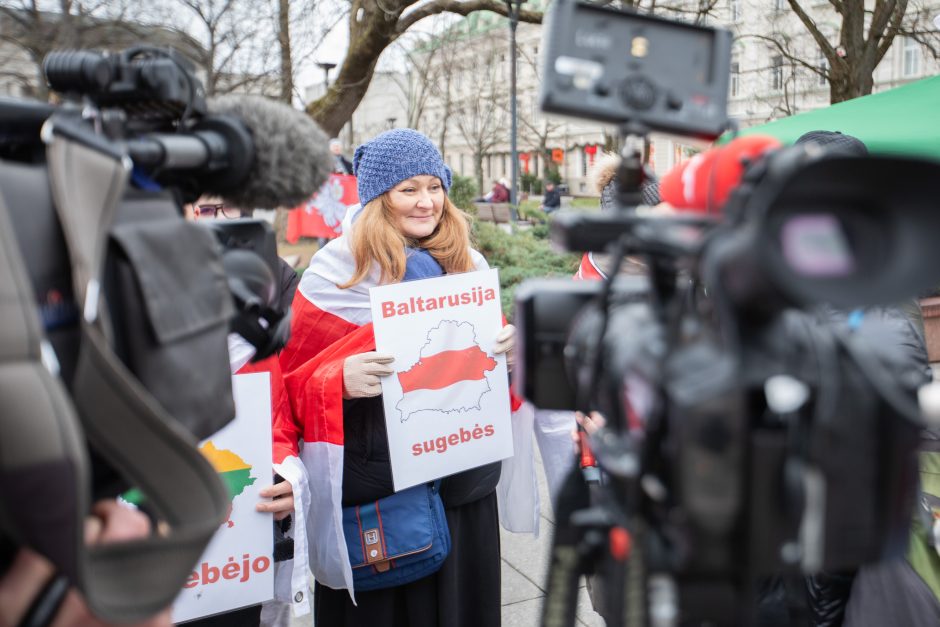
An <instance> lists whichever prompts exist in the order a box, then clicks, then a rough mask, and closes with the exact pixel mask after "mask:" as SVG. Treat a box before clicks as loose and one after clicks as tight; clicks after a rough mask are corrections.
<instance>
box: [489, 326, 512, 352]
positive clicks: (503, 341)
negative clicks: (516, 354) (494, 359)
mask: <svg viewBox="0 0 940 627" xmlns="http://www.w3.org/2000/svg"><path fill="white" fill-rule="evenodd" d="M515 345H516V327H514V326H513V325H511V324H507V325H506V326H504V327H503V328H502V329H500V330H499V333H498V334H497V335H496V343H495V344H493V354H494V355H502V354H503V353H508V352H509V351H511V350H512V349H513V347H514V346H515Z"/></svg>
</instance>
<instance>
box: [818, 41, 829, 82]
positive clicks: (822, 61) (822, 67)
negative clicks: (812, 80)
mask: <svg viewBox="0 0 940 627" xmlns="http://www.w3.org/2000/svg"><path fill="white" fill-rule="evenodd" d="M816 67H817V68H819V72H820V74H819V75H818V76H817V77H816V84H817V85H819V86H820V87H825V86H826V85H828V84H829V59H827V58H826V55H825V54H823V51H822V50H820V51H819V57H818V58H817V60H816Z"/></svg>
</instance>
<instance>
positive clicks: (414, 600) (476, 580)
mask: <svg viewBox="0 0 940 627" xmlns="http://www.w3.org/2000/svg"><path fill="white" fill-rule="evenodd" d="M445 511H446V514H447V525H448V526H449V527H450V536H451V550H450V555H449V556H448V557H447V559H446V560H445V561H444V565H443V566H442V567H441V569H440V570H439V571H437V572H436V573H434V574H433V575H429V576H428V577H425V578H424V579H420V580H418V581H415V582H412V583H410V584H406V585H404V586H398V587H396V588H387V589H385V590H373V591H370V592H359V593H357V594H356V602H357V603H358V606H357V605H353V604H352V601H351V600H350V598H349V593H348V592H347V591H346V590H333V589H331V588H327V587H325V586H321V585H320V584H319V583H318V584H316V586H315V588H314V615H315V619H314V624H315V625H317V627H499V624H500V562H499V555H500V553H499V526H498V525H499V523H498V520H497V511H496V493H495V492H490V494H488V495H487V496H485V497H483V498H481V499H477V500H474V501H472V502H470V503H466V504H463V505H459V506H457V507H451V508H448V509H447V510H445Z"/></svg>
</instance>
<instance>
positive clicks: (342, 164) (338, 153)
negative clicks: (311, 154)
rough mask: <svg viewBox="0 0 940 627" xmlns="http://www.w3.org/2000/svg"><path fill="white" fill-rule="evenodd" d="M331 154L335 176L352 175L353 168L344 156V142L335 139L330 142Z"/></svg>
mask: <svg viewBox="0 0 940 627" xmlns="http://www.w3.org/2000/svg"><path fill="white" fill-rule="evenodd" d="M330 152H332V153H333V173H334V174H352V173H353V166H352V163H350V162H349V159H347V158H346V157H345V156H344V155H343V142H341V141H340V140H339V139H338V138H336V137H334V138H333V139H331V140H330Z"/></svg>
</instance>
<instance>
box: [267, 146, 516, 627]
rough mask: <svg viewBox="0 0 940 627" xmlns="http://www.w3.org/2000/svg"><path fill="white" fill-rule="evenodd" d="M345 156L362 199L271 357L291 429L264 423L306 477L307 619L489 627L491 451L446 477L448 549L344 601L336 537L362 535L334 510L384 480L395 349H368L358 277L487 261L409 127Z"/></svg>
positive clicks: (346, 585)
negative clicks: (310, 601) (433, 561)
mask: <svg viewBox="0 0 940 627" xmlns="http://www.w3.org/2000/svg"><path fill="white" fill-rule="evenodd" d="M353 167H354V171H355V174H356V176H357V180H358V187H359V199H360V201H361V203H362V204H361V207H352V208H351V209H350V210H349V212H348V213H347V216H346V220H344V224H343V235H342V236H341V237H339V238H337V239H335V240H333V241H331V242H330V243H329V244H327V245H326V246H325V247H324V248H323V249H321V250H320V251H318V252H317V254H316V255H314V257H313V259H312V260H311V262H310V267H309V268H308V269H307V270H306V272H305V273H304V275H303V277H302V279H301V282H300V286H299V288H298V292H297V297H296V298H295V300H294V303H293V316H294V322H293V325H292V337H291V342H290V343H289V344H288V346H287V348H286V349H285V351H284V352H283V353H282V355H281V365H282V367H283V369H284V371H285V372H286V373H287V376H286V378H285V382H286V385H287V388H288V394H289V395H290V397H291V405H292V408H293V410H294V414H295V417H296V422H297V425H295V426H296V430H297V432H296V433H293V434H281V433H275V434H274V438H275V440H276V441H278V440H284V441H288V442H289V441H297V440H300V439H302V440H303V442H304V445H303V451H302V452H298V453H295V455H296V456H297V457H295V458H294V459H297V458H299V460H300V461H302V466H303V467H304V470H305V472H306V474H307V476H308V478H309V492H310V494H309V496H310V498H309V499H308V500H307V501H306V502H308V503H309V506H308V509H307V511H308V512H309V516H308V517H307V520H306V523H304V524H305V525H306V528H307V538H308V541H309V544H310V568H311V570H312V571H313V574H314V577H315V578H316V581H317V584H316V587H315V591H314V612H315V617H314V622H315V624H317V625H329V626H330V627H359V626H362V627H365V626H366V625H368V626H369V627H443V626H445V625H446V626H447V627H451V626H456V627H489V626H494V627H495V626H498V625H499V623H500V559H499V557H500V556H499V531H498V527H497V524H498V523H497V506H496V494H495V488H496V483H497V481H498V480H499V476H500V464H499V463H496V464H490V465H486V466H482V467H479V468H476V469H473V470H469V471H466V472H463V473H459V474H457V475H452V476H450V477H447V478H445V479H444V480H443V482H442V485H441V488H440V495H441V497H442V499H443V503H444V507H445V514H446V519H447V523H448V528H449V530H450V531H449V532H450V535H451V550H450V553H449V555H448V557H447V558H446V559H445V560H444V561H443V564H442V566H441V567H440V570H438V571H437V572H435V573H433V574H431V575H428V576H426V577H424V578H422V579H418V580H416V581H412V582H410V583H406V584H403V585H398V586H395V587H388V588H384V589H379V590H368V591H363V590H358V591H355V603H354V602H353V599H352V596H353V592H354V588H355V585H354V581H353V575H352V568H351V566H352V565H351V564H350V561H349V556H348V554H347V551H346V546H347V544H348V543H350V542H356V543H358V542H360V540H359V539H358V536H356V537H347V536H345V535H344V532H343V529H342V528H338V525H337V521H338V520H341V515H340V512H339V510H340V509H341V508H342V507H349V506H353V505H366V504H369V503H372V502H373V501H376V500H378V499H381V498H384V497H387V496H389V495H391V494H392V493H393V492H394V490H393V487H392V476H391V465H390V462H389V453H388V439H387V435H386V430H385V416H384V410H383V403H382V397H381V393H382V389H381V377H383V376H389V375H391V374H392V373H393V368H392V366H391V364H392V362H393V361H394V357H393V356H392V355H383V354H379V353H377V352H375V338H374V336H373V333H372V325H371V324H370V323H371V322H372V314H371V308H370V303H369V288H370V287H373V286H375V285H380V284H386V283H395V282H398V281H403V280H411V279H420V278H427V277H434V276H439V275H442V274H445V273H451V272H467V271H473V270H480V269H485V268H487V264H486V261H485V260H484V259H483V257H482V255H480V253H478V252H477V251H475V250H473V249H472V248H471V246H470V237H469V225H468V221H467V217H466V215H465V214H464V213H463V212H462V211H460V210H459V209H458V208H457V207H456V206H455V205H454V204H453V203H452V202H451V201H450V199H449V198H448V197H447V190H448V189H449V188H450V185H451V171H450V168H448V167H447V166H446V165H445V164H444V161H443V159H442V158H441V154H440V152H439V151H438V149H437V148H436V147H435V146H434V144H433V143H432V142H431V141H430V140H429V139H428V138H427V137H425V136H424V135H422V134H421V133H419V132H417V131H414V130H411V129H395V130H392V131H388V132H386V133H382V134H381V135H379V136H377V137H375V138H374V139H372V140H371V141H369V142H367V143H365V144H363V145H362V146H360V147H359V148H358V149H357V150H356V152H355V156H354V157H353ZM513 335H514V329H513V328H512V326H506V327H504V328H503V330H502V331H501V332H500V334H499V336H498V337H497V338H496V341H495V344H494V348H493V352H494V353H503V352H506V351H508V350H509V349H510V348H511V347H512V344H513ZM287 461H288V462H290V459H288V460H287ZM301 501H304V498H303V497H301ZM390 524H393V523H392V522H391V521H386V520H385V519H384V518H383V525H390ZM389 532H390V530H389V529H385V533H386V534H388V533H389ZM295 561H296V560H295ZM294 567H295V568H297V567H298V565H297V564H295V566H294ZM301 567H303V565H301ZM367 568H369V569H372V568H373V567H372V566H368V567H367ZM393 568H394V567H393ZM357 572H359V571H357Z"/></svg>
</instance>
